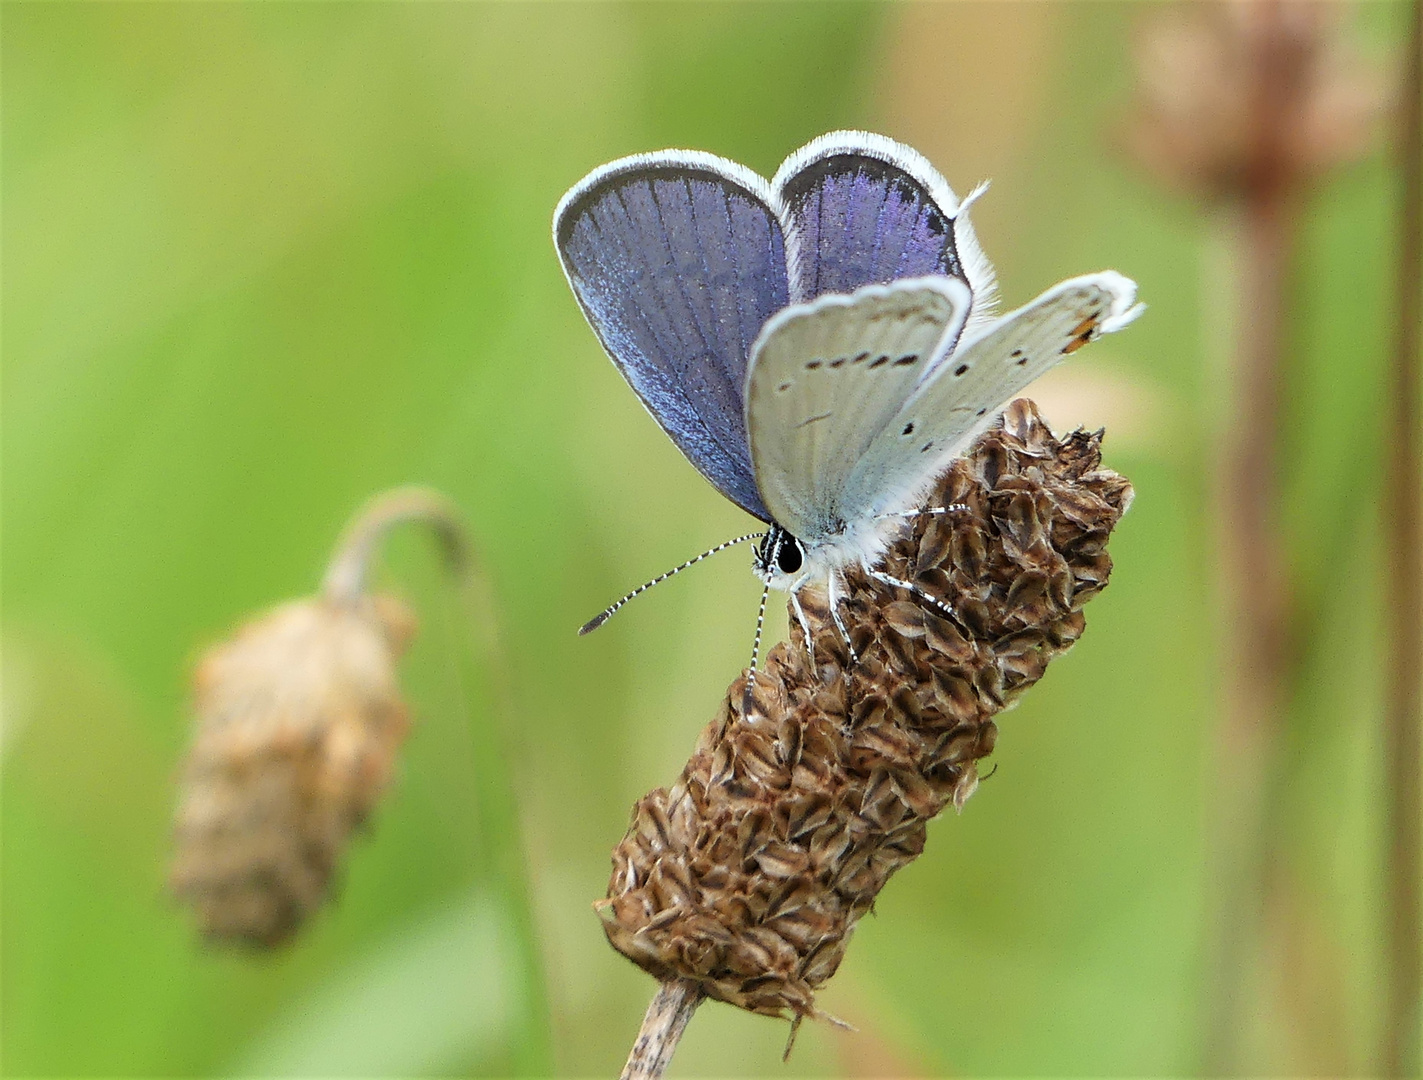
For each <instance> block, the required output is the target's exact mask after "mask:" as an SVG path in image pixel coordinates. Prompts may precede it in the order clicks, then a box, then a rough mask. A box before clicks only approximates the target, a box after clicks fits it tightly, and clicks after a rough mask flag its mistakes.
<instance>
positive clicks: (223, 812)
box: [170, 597, 415, 945]
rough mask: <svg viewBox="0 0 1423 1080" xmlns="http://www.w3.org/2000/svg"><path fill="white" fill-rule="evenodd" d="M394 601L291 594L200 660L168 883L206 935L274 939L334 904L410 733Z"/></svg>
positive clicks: (401, 619)
mask: <svg viewBox="0 0 1423 1080" xmlns="http://www.w3.org/2000/svg"><path fill="white" fill-rule="evenodd" d="M414 631H415V621H414V618H413V616H412V615H411V613H410V612H409V610H408V609H406V608H405V607H404V606H403V605H402V604H400V603H399V602H398V601H396V600H394V599H393V598H391V597H378V598H375V599H367V600H364V601H362V602H358V603H354V604H350V603H337V602H333V601H331V600H328V599H325V598H321V597H318V598H315V599H308V600H297V601H294V602H292V603H288V604H283V605H281V606H280V607H277V608H274V609H273V610H271V611H269V612H267V613H266V614H264V615H262V616H260V617H258V618H257V619H255V620H254V621H252V622H250V623H248V624H247V625H246V626H244V627H243V628H242V629H240V630H239V631H238V632H237V634H236V635H235V636H234V637H233V638H232V639H231V640H229V641H226V642H224V643H222V644H221V645H218V646H217V647H216V648H214V649H212V650H211V651H210V652H208V653H207V655H205V656H204V657H203V658H202V660H201V661H200V662H199V664H198V667H197V671H196V673H195V675H194V679H193V711H194V713H195V716H196V720H197V730H196V734H195V736H194V739H193V744H192V747H191V749H190V750H189V752H188V759H187V763H186V765H185V767H184V770H183V780H182V791H181V798H180V802H179V806H178V813H177V823H176V829H175V833H176V847H177V850H176V854H175V856H174V860H173V867H172V873H171V879H170V880H171V884H172V888H173V890H174V892H175V893H176V894H177V895H178V896H179V897H180V898H181V899H183V900H184V901H186V902H188V903H189V904H191V905H192V907H193V909H194V910H195V912H196V914H197V918H198V923H199V925H200V927H201V929H202V931H203V933H204V934H205V935H206V936H207V937H209V938H212V939H220V940H228V941H245V942H249V943H252V944H258V945H275V944H277V943H279V942H281V941H283V940H285V939H286V938H287V937H289V936H290V935H291V934H292V933H293V932H294V931H295V930H296V929H297V927H299V926H300V925H301V924H302V922H303V921H304V920H305V919H306V918H307V917H308V916H309V915H311V914H312V912H314V911H315V910H316V909H317V908H319V907H320V906H321V904H322V903H323V902H324V901H325V900H326V897H327V894H328V892H329V891H330V889H331V885H332V880H333V875H334V874H335V872H336V870H337V867H338V866H339V865H340V861H341V856H342V853H343V852H344V850H345V848H346V845H347V843H348V841H349V839H350V837H351V834H352V832H353V831H354V830H355V829H356V827H357V826H359V825H360V824H361V823H362V822H363V821H364V820H365V819H366V817H367V815H368V814H369V813H370V811H371V809H372V808H373V807H374V806H375V804H376V801H377V800H378V799H379V798H380V795H381V793H382V792H383V791H384V789H385V787H386V784H387V783H388V782H389V780H390V777H391V772H392V769H393V767H394V764H395V755H396V752H397V750H398V749H399V748H400V744H401V742H402V741H403V740H404V738H405V735H406V732H407V731H408V730H409V711H408V709H407V708H406V706H405V704H404V702H403V701H402V700H401V697H400V687H399V685H398V682H397V679H396V661H397V659H398V658H399V656H400V654H401V652H402V651H403V650H404V648H405V645H406V644H407V642H408V641H409V640H410V638H411V636H412V635H413V633H414Z"/></svg>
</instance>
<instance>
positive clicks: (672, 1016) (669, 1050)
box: [621, 979, 702, 1080]
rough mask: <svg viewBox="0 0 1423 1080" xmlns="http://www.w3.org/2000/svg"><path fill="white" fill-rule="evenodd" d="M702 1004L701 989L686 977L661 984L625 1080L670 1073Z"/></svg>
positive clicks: (646, 1079) (653, 1078)
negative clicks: (671, 1064) (693, 1018)
mask: <svg viewBox="0 0 1423 1080" xmlns="http://www.w3.org/2000/svg"><path fill="white" fill-rule="evenodd" d="M701 1003H702V992H701V990H699V989H698V988H697V984H696V983H693V982H688V981H687V980H686V979H668V980H667V981H666V982H664V983H662V984H661V985H660V986H658V988H657V993H656V994H654V995H653V997H652V1001H651V1003H650V1004H649V1005H648V1006H647V1015H646V1016H644V1017H643V1018H642V1029H641V1030H640V1031H639V1032H638V1033H637V1041H636V1042H634V1043H633V1044H632V1052H631V1053H630V1054H628V1060H627V1064H626V1065H624V1066H623V1073H622V1077H621V1080H657V1078H658V1077H659V1076H661V1075H662V1074H663V1073H664V1072H666V1071H667V1066H668V1065H669V1064H670V1063H671V1061H672V1054H673V1053H674V1052H675V1051H676V1049H677V1043H678V1042H680V1041H681V1039H682V1032H684V1031H686V1030H687V1023H688V1022H689V1021H690V1020H691V1019H692V1013H694V1012H696V1011H697V1006H698V1005H700V1004H701Z"/></svg>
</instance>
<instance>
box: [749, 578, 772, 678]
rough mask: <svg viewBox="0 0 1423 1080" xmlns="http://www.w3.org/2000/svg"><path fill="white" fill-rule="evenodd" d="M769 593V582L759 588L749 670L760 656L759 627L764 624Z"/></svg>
mask: <svg viewBox="0 0 1423 1080" xmlns="http://www.w3.org/2000/svg"><path fill="white" fill-rule="evenodd" d="M770 595H771V583H770V582H769V581H768V582H766V587H765V588H764V589H762V590H761V607H760V609H759V610H758V611H757V612H756V640H755V641H754V642H752V643H751V670H752V671H755V670H756V661H757V660H759V659H760V658H761V628H762V627H763V626H765V625H766V597H768V596H770Z"/></svg>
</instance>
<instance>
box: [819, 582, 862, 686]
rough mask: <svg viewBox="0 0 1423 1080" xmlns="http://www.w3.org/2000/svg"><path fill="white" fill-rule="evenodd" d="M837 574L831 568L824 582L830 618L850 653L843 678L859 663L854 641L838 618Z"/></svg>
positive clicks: (838, 593) (841, 620) (838, 591)
mask: <svg viewBox="0 0 1423 1080" xmlns="http://www.w3.org/2000/svg"><path fill="white" fill-rule="evenodd" d="M838 581H839V574H838V573H837V572H836V571H834V570H832V571H830V577H829V579H828V580H827V581H826V583H825V594H826V599H827V600H828V601H829V603H830V618H831V619H833V620H834V622H835V629H836V630H838V631H839V632H840V640H841V641H843V642H844V643H845V649H846V651H847V652H849V654H850V664H849V666H848V667H847V668H845V678H846V679H848V678H849V677H850V672H851V671H852V670H854V668H855V667H856V666H857V665H858V664H859V662H860V657H859V654H858V653H856V652H855V645H854V642H852V641H851V640H850V632H849V631H848V630H846V629H845V622H844V620H843V619H841V618H840V589H839V586H838Z"/></svg>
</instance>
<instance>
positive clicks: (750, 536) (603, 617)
mask: <svg viewBox="0 0 1423 1080" xmlns="http://www.w3.org/2000/svg"><path fill="white" fill-rule="evenodd" d="M765 535H766V534H765V533H747V534H746V535H745V536H738V537H737V538H736V539H735V540H727V541H726V542H725V543H721V544H717V546H716V547H714V548H708V549H707V550H706V551H704V552H702V553H701V554H700V555H698V556H697V557H696V558H694V559H688V560H687V561H686V562H684V563H683V564H682V565H681V566H674V567H673V568H672V569H671V570H668V571H667V573H665V574H659V575H657V577H655V578H653V579H652V580H651V581H649V582H647V583H646V584H645V585H639V586H638V587H637V588H636V589H634V590H633V591H632V592H630V593H628V594H627V595H626V596H624V597H623V598H622V599H621V600H619V601H618V602H617V603H616V604H613V605H612V606H611V607H609V608H608V609H607V610H605V611H603V612H602V613H601V614H598V615H595V616H594V617H593V618H591V619H589V620H588V621H587V622H586V623H584V624H583V625H582V626H580V627H579V628H578V636H579V637H582V636H583V635H584V634H591V633H592V632H593V631H594V630H596V629H598V627H600V626H602V625H603V624H604V623H605V622H607V621H608V620H609V619H611V618H612V617H613V616H614V615H616V614H617V612H618V609H619V608H621V607H622V606H623V605H624V604H626V603H627V602H628V601H629V600H631V599H632V598H633V597H634V596H637V595H639V594H640V593H645V592H647V590H648V589H650V588H652V586H654V585H660V584H661V583H662V582H664V581H666V580H667V579H668V578H670V577H671V576H672V575H673V574H680V573H681V572H682V571H683V570H685V569H687V567H689V566H695V565H696V564H697V563H699V562H701V561H702V560H703V559H706V558H710V557H711V556H712V555H715V554H716V553H717V552H718V551H725V550H726V549H727V548H729V547H735V546H736V545H737V544H744V543H746V541H748V540H759V539H760V538H761V537H763V536H765Z"/></svg>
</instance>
